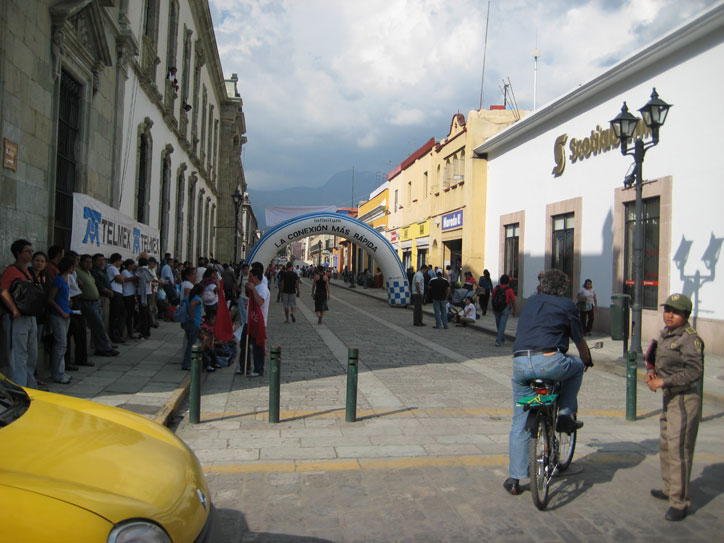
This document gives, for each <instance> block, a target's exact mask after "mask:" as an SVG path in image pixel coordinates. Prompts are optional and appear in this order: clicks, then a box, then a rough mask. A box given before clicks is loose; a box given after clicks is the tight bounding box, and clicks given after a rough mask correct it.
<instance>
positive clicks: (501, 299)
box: [491, 287, 510, 313]
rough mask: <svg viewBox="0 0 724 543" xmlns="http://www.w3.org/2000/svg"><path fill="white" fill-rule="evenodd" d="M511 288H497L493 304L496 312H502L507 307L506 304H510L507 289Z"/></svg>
mask: <svg viewBox="0 0 724 543" xmlns="http://www.w3.org/2000/svg"><path fill="white" fill-rule="evenodd" d="M509 288H510V287H498V288H497V289H496V290H495V294H493V300H492V302H491V305H492V306H493V311H495V312H496V313H500V312H502V311H503V310H504V309H505V306H507V305H508V302H507V301H506V296H505V291H506V290H508V289H509Z"/></svg>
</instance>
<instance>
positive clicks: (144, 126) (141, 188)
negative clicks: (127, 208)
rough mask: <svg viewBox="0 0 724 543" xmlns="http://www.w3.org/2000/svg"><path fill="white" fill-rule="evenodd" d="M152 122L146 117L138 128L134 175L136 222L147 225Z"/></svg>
mask: <svg viewBox="0 0 724 543" xmlns="http://www.w3.org/2000/svg"><path fill="white" fill-rule="evenodd" d="M151 127H153V121H152V120H151V119H149V118H148V117H146V119H145V120H144V122H142V123H141V124H140V125H139V126H138V149H137V157H138V162H137V175H136V220H137V221H138V222H142V223H144V224H148V216H149V205H148V204H149V199H150V195H151V192H150V191H151V157H152V153H153V138H152V137H151Z"/></svg>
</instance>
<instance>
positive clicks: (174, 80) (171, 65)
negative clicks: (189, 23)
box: [164, 0, 181, 115]
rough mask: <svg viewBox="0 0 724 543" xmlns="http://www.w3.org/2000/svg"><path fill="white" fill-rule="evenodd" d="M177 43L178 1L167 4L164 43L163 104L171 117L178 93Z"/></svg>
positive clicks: (179, 75)
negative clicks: (165, 40)
mask: <svg viewBox="0 0 724 543" xmlns="http://www.w3.org/2000/svg"><path fill="white" fill-rule="evenodd" d="M177 41H178V0H171V1H170V2H169V4H168V36H167V43H166V73H167V75H166V84H165V87H164V88H165V102H164V105H165V107H166V111H168V112H169V113H170V114H172V115H173V105H174V102H175V100H176V94H177V93H178V89H179V86H178V78H179V77H181V74H179V73H178V70H177V66H176V49H177Z"/></svg>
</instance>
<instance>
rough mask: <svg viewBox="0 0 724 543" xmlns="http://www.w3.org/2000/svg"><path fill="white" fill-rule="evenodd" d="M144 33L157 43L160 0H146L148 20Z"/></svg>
mask: <svg viewBox="0 0 724 543" xmlns="http://www.w3.org/2000/svg"><path fill="white" fill-rule="evenodd" d="M143 35H144V36H146V37H147V38H148V39H149V40H151V43H153V44H154V45H156V42H157V40H158V0H146V20H145V22H144V26H143Z"/></svg>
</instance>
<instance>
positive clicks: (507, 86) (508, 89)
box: [498, 77, 520, 121]
mask: <svg viewBox="0 0 724 543" xmlns="http://www.w3.org/2000/svg"><path fill="white" fill-rule="evenodd" d="M498 89H500V93H501V94H502V95H503V107H505V109H508V98H510V107H511V109H512V111H513V117H515V120H516V121H519V120H520V111H519V109H518V101H517V100H516V99H515V93H514V92H513V84H512V83H511V82H510V77H509V78H508V81H507V82H506V81H505V79H503V85H502V86H499V87H498Z"/></svg>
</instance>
